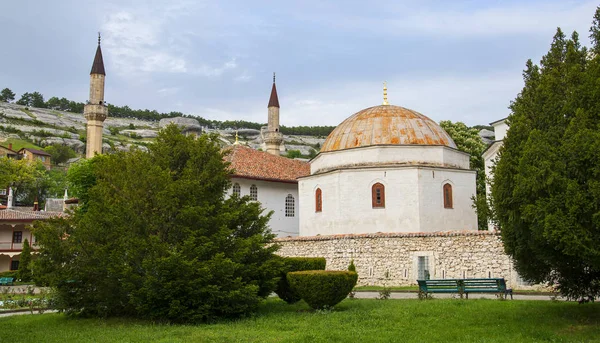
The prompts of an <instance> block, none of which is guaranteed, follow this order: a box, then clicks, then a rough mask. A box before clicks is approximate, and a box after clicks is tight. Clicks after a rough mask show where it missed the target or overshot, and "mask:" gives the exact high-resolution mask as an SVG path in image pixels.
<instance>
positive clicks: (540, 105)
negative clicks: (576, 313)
mask: <svg viewBox="0 0 600 343" xmlns="http://www.w3.org/2000/svg"><path fill="white" fill-rule="evenodd" d="M599 18H600V9H598V10H597V11H596V16H595V19H594V26H593V27H592V29H591V30H590V31H591V34H592V36H591V38H592V42H593V43H594V46H593V47H592V49H591V51H592V52H596V51H599V50H598V46H597V45H598V43H600V40H599V39H598V38H599V37H600V20H599ZM598 56H599V55H598V54H595V53H592V54H589V53H588V50H587V48H585V47H582V46H581V44H580V42H579V36H578V34H577V33H576V32H575V33H573V35H572V36H571V37H570V38H569V39H567V38H566V37H565V35H564V33H563V32H562V31H561V30H560V29H558V30H557V32H556V34H555V35H554V39H553V41H552V44H551V46H550V50H549V51H548V53H547V54H546V55H545V56H544V57H543V58H542V60H541V63H540V66H539V67H538V66H536V65H534V64H533V63H532V62H531V61H528V62H527V66H526V69H525V71H524V73H523V79H524V82H525V86H524V88H523V90H522V91H521V93H520V94H519V95H518V96H517V98H516V99H515V100H514V101H513V102H512V103H511V106H510V109H511V111H512V113H511V115H510V116H509V118H508V123H509V127H510V130H509V131H508V133H507V136H506V138H505V140H504V146H503V148H502V149H501V150H500V158H499V161H498V163H497V165H496V168H495V179H494V184H493V185H492V195H493V200H494V206H495V212H496V215H497V217H498V221H499V223H500V226H501V228H502V238H503V240H504V244H505V249H506V252H507V253H508V254H509V255H511V256H512V257H513V259H514V261H515V267H516V269H517V271H518V272H519V274H520V275H521V276H522V277H523V278H525V279H526V280H529V281H533V282H549V283H550V284H552V285H555V286H556V287H557V289H558V290H559V291H560V292H561V293H562V294H563V295H565V296H567V297H569V298H573V299H575V298H579V299H584V300H588V299H593V298H595V297H597V296H598V295H600V248H599V247H600V244H599V243H600V158H599V153H598V152H600V133H599V129H600V117H599V113H600V112H599V111H600V108H599V107H598V106H599V105H598V104H599V103H600V90H599V88H600V83H598V81H597V80H600V72H599V71H600V67H599V64H600V62H599V58H598Z"/></svg>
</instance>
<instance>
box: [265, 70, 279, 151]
mask: <svg viewBox="0 0 600 343" xmlns="http://www.w3.org/2000/svg"><path fill="white" fill-rule="evenodd" d="M267 107H268V109H269V122H268V124H267V125H268V126H267V132H266V133H265V135H264V137H263V139H264V141H265V145H266V146H267V152H268V153H269V154H273V155H277V156H279V151H280V150H279V149H280V147H281V143H282V142H283V135H282V134H281V132H279V99H278V98H277V87H275V73H273V88H271V98H270V99H269V105H268V106H267Z"/></svg>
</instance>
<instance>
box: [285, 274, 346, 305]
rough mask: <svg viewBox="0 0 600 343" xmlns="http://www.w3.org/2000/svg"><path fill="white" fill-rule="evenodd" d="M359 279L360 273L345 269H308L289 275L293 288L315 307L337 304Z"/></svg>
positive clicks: (288, 278)
mask: <svg viewBox="0 0 600 343" xmlns="http://www.w3.org/2000/svg"><path fill="white" fill-rule="evenodd" d="M357 280H358V274H356V273H355V272H351V271H345V270H343V271H334V270H308V271H300V272H290V273H288V275H287V281H288V283H289V284H290V287H291V288H292V290H293V291H294V292H295V293H297V294H298V295H300V297H301V298H302V299H303V300H304V301H306V303H307V304H308V305H309V306H310V307H312V308H314V309H324V308H330V307H333V306H335V305H337V304H338V303H339V302H340V301H342V300H344V299H345V298H346V297H347V296H348V293H350V292H351V291H352V289H353V288H354V286H355V285H356V281H357Z"/></svg>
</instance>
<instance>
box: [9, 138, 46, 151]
mask: <svg viewBox="0 0 600 343" xmlns="http://www.w3.org/2000/svg"><path fill="white" fill-rule="evenodd" d="M9 143H10V144H12V149H13V150H14V151H19V150H21V149H22V148H29V149H37V150H41V149H42V148H40V147H39V146H37V145H35V144H33V143H31V142H28V141H26V140H23V139H16V138H9V139H7V140H6V141H5V142H2V145H4V146H6V147H8V144H9Z"/></svg>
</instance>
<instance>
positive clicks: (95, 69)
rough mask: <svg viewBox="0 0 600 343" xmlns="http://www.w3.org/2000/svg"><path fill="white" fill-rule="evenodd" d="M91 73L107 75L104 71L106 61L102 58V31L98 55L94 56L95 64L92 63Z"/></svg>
mask: <svg viewBox="0 0 600 343" xmlns="http://www.w3.org/2000/svg"><path fill="white" fill-rule="evenodd" d="M91 74H100V75H106V72H104V61H103V60H102V49H101V48H100V32H98V48H97V49H96V56H95V57H94V64H92V71H91V72H90V75H91Z"/></svg>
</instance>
